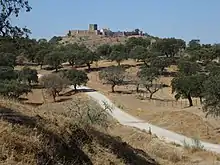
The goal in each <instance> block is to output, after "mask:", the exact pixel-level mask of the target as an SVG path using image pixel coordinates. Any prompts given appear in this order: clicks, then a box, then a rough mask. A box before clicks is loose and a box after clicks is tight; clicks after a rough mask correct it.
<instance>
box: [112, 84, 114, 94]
mask: <svg viewBox="0 0 220 165" xmlns="http://www.w3.org/2000/svg"><path fill="white" fill-rule="evenodd" d="M114 92H115V85H112V93H114Z"/></svg>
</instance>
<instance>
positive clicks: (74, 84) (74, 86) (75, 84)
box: [74, 84, 77, 92]
mask: <svg viewBox="0 0 220 165" xmlns="http://www.w3.org/2000/svg"><path fill="white" fill-rule="evenodd" d="M74 90H75V92H76V91H77V89H76V84H74Z"/></svg>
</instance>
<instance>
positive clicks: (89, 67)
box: [87, 63, 91, 71]
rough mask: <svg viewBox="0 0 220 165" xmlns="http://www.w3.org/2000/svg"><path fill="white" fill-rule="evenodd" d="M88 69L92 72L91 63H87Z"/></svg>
mask: <svg viewBox="0 0 220 165" xmlns="http://www.w3.org/2000/svg"><path fill="white" fill-rule="evenodd" d="M87 67H88V70H89V71H90V70H91V65H90V63H87Z"/></svg>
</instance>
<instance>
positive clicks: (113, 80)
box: [99, 66, 126, 92]
mask: <svg viewBox="0 0 220 165" xmlns="http://www.w3.org/2000/svg"><path fill="white" fill-rule="evenodd" d="M99 78H100V79H101V80H103V81H104V82H105V83H107V84H110V85H111V89H112V92H115V86H116V85H123V84H125V82H126V81H125V80H126V71H125V69H124V68H123V67H121V66H110V67H108V68H105V69H103V70H102V71H100V72H99Z"/></svg>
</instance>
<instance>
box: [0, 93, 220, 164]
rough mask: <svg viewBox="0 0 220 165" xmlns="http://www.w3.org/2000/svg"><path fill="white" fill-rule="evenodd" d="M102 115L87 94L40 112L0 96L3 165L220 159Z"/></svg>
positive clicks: (38, 108)
mask: <svg viewBox="0 0 220 165" xmlns="http://www.w3.org/2000/svg"><path fill="white" fill-rule="evenodd" d="M104 112H105V111H103V109H101V108H100V107H98V106H97V105H96V104H95V102H94V101H92V100H90V99H89V98H88V97H86V96H85V95H80V96H76V97H75V98H74V99H73V100H71V101H66V102H62V103H48V104H43V105H42V106H39V107H37V108H33V107H30V106H27V105H23V104H20V103H18V102H14V101H9V100H6V99H2V98H1V99H0V115H1V120H0V132H1V133H0V149H1V151H2V152H0V164H2V165H9V164H20V165H44V164H49V165H50V164H51V165H54V164H55V165H56V164H64V165H72V164H86V165H92V164H95V165H108V164H111V165H114V164H115V165H116V164H117V165H120V164H130V165H137V164H138V165H156V164H164V165H174V164H176V165H178V164H179V165H183V164H184V165H187V164H193V163H197V164H202V163H205V164H212V163H213V162H216V161H217V160H219V156H218V155H214V154H212V153H208V152H205V151H198V152H193V153H192V152H191V151H190V150H186V149H184V148H181V147H179V146H177V145H175V144H166V143H164V142H163V141H160V140H158V139H157V137H156V136H154V135H151V134H148V133H145V132H142V131H139V130H136V129H134V128H130V127H124V126H121V125H119V124H118V123H116V122H115V121H113V119H112V118H110V117H109V116H106V114H105V113H104ZM87 114H90V115H87ZM91 121H93V122H91Z"/></svg>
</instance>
